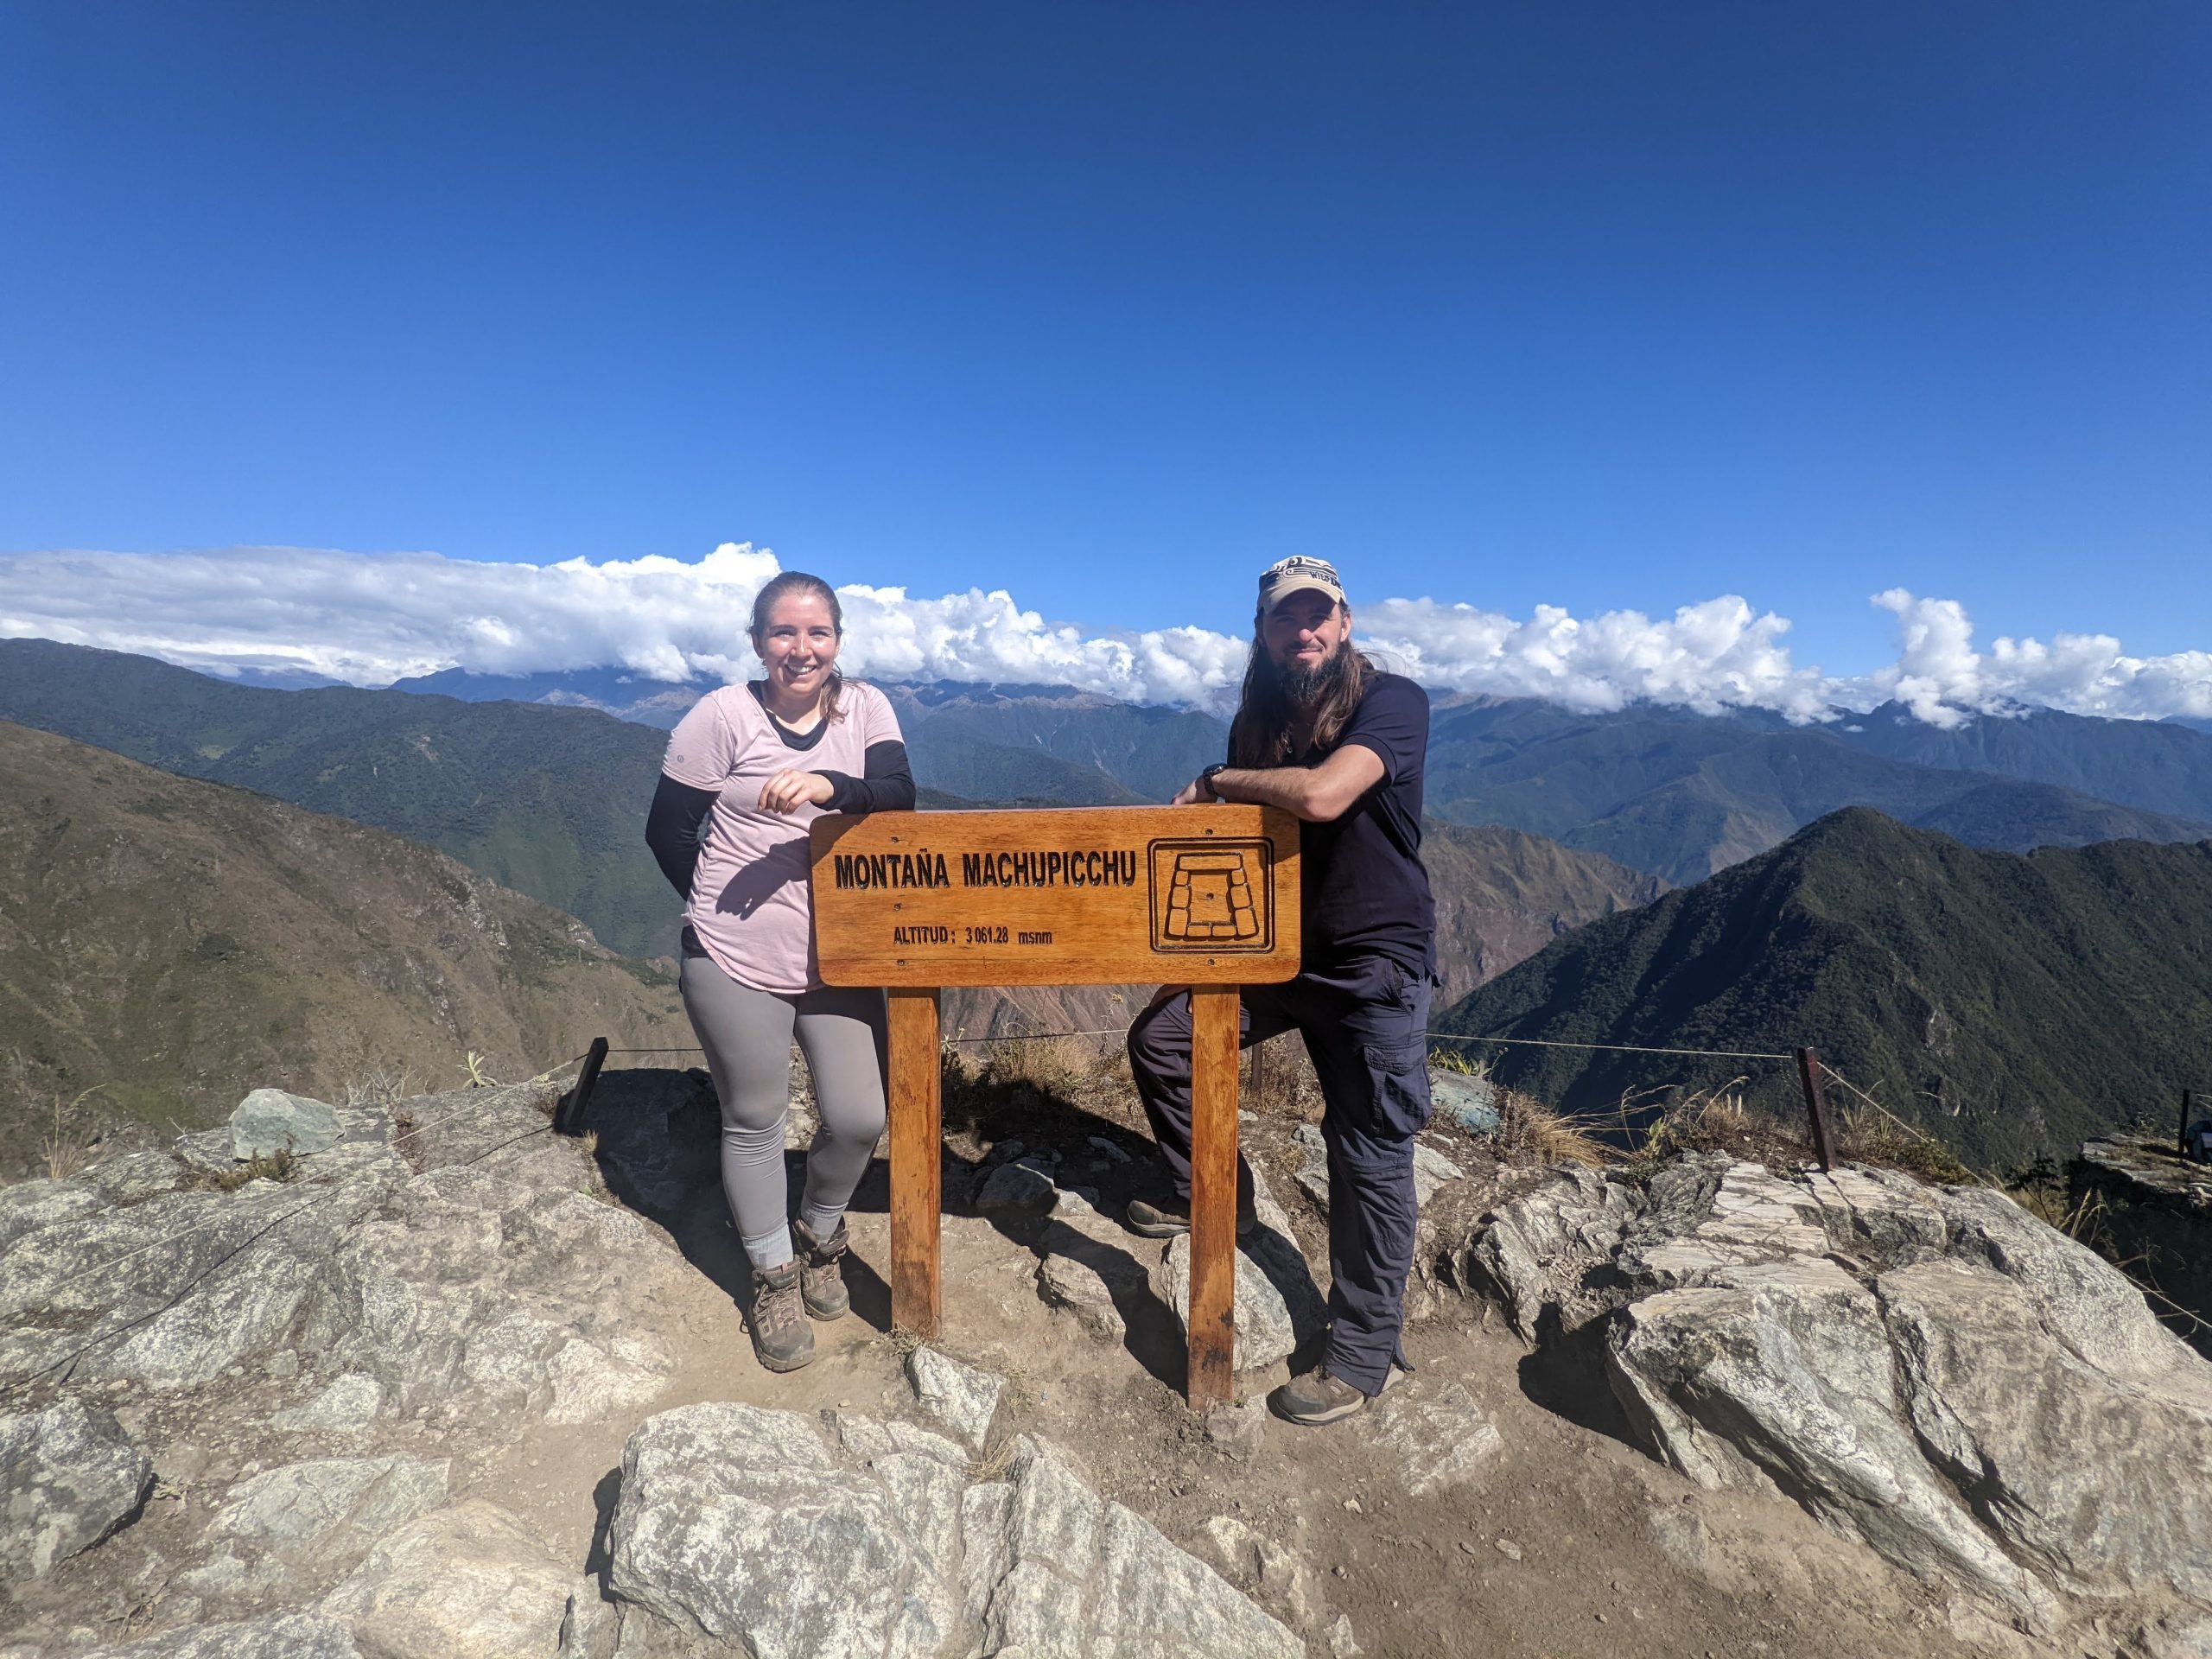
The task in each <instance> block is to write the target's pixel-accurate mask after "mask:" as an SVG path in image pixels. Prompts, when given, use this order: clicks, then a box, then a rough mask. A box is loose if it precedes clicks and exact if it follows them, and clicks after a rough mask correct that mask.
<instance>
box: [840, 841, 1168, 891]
mask: <svg viewBox="0 0 2212 1659" xmlns="http://www.w3.org/2000/svg"><path fill="white" fill-rule="evenodd" d="M829 868H830V876H831V880H833V881H834V882H835V884H836V886H838V887H861V888H868V887H951V886H953V885H954V883H953V881H952V880H951V879H950V878H951V867H950V865H949V864H948V863H947V862H946V860H945V856H944V854H943V853H932V852H931V851H930V850H929V849H927V848H925V847H918V848H916V849H914V850H913V851H912V852H911V853H833V854H832V855H830V860H829ZM959 870H960V880H959V883H958V885H959V886H961V887H1134V886H1135V885H1136V879H1137V855H1136V853H1135V850H1134V849H1126V848H1112V849H1102V848H1096V847H1068V848H1052V849H1031V850H1027V851H1023V852H1010V851H1001V852H995V853H963V854H961V855H960V864H959Z"/></svg>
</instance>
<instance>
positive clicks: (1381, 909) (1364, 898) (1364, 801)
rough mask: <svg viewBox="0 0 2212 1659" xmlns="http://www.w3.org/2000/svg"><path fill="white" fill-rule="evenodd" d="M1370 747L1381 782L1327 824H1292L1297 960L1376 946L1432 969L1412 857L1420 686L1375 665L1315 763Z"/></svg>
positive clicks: (1432, 921) (1426, 908) (1322, 963)
mask: <svg viewBox="0 0 2212 1659" xmlns="http://www.w3.org/2000/svg"><path fill="white" fill-rule="evenodd" d="M1354 743H1356V744H1357V745H1359V746H1360V747H1362V748H1365V749H1372V750H1373V751H1374V752H1375V753H1376V755H1377V756H1378V757H1379V758H1380V759H1381V760H1382V762H1383V781H1382V782H1381V783H1379V784H1377V785H1375V787H1374V788H1372V789H1370V790H1369V791H1367V793H1366V794H1364V795H1363V796H1361V797H1360V798H1359V799H1358V800H1357V801H1355V802H1354V803H1353V804H1352V805H1351V809H1350V810H1347V811H1346V812H1345V813H1344V816H1343V817H1340V818H1338V819H1336V820H1334V821H1333V822H1332V823H1301V824H1300V826H1299V836H1298V851H1299V860H1298V861H1299V865H1300V889H1301V896H1302V899H1303V903H1304V906H1305V910H1304V916H1303V928H1304V949H1303V952H1302V954H1303V957H1304V963H1303V965H1304V966H1305V967H1306V968H1307V969H1322V968H1328V967H1332V966H1335V965H1337V964H1338V963H1343V962H1344V961H1345V960H1346V959H1347V958H1349V957H1357V956H1367V955H1378V956H1384V957H1389V958H1390V959H1391V960H1392V961H1394V962H1398V963H1403V964H1404V965H1405V966H1406V967H1408V968H1409V969H1413V970H1414V972H1415V973H1420V974H1433V973H1434V972H1435V970H1436V902H1435V900H1434V899H1433V898H1432V897H1431V896H1430V893H1429V890H1428V871H1427V869H1426V868H1424V867H1423V866H1422V864H1421V779H1422V774H1423V773H1424V772H1425V771H1426V770H1427V757H1428V694H1427V692H1426V691H1424V690H1421V687H1419V686H1418V685H1415V684H1414V683H1413V682H1412V681H1411V680H1409V679H1407V678H1406V677H1404V676H1403V675H1402V674H1376V675H1374V676H1373V677H1370V679H1369V681H1368V685H1367V691H1366V693H1365V695H1364V696H1362V697H1361V698H1360V700H1359V706H1358V707H1357V709H1354V710H1353V711H1352V716H1351V719H1350V720H1349V721H1346V722H1345V723H1344V730H1343V731H1342V732H1340V733H1339V734H1338V736H1337V741H1335V742H1334V743H1333V744H1332V745H1331V746H1330V747H1328V748H1326V749H1314V750H1313V751H1311V752H1309V753H1307V754H1306V757H1305V759H1306V764H1308V765H1313V764H1316V763H1318V762H1319V761H1320V760H1323V759H1324V758H1325V756H1327V755H1329V754H1331V753H1333V752H1334V751H1335V750H1337V749H1340V748H1343V747H1345V746H1346V745H1347V744H1354Z"/></svg>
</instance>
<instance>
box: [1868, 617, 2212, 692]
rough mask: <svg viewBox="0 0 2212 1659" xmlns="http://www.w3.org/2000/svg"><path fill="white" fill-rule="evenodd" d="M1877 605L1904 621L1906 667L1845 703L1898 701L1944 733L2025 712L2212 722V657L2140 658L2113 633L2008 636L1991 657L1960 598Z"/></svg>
mask: <svg viewBox="0 0 2212 1659" xmlns="http://www.w3.org/2000/svg"><path fill="white" fill-rule="evenodd" d="M1873 602H1874V603H1875V604H1876V605H1878V606H1880V607H1882V608H1883V609H1884V610H1886V611H1892V612H1895V613H1896V614H1897V635H1898V641H1897V643H1898V651H1897V661H1896V663H1895V664H1892V665H1891V666H1890V667H1888V668H1885V669H1882V670H1880V671H1877V672H1875V673H1873V674H1870V675H1867V676H1866V677H1865V678H1864V679H1863V680H1862V681H1859V682H1857V683H1853V685H1850V686H1847V687H1843V688H1840V690H1842V691H1843V692H1844V696H1842V697H1841V698H1840V700H1842V701H1851V702H1863V701H1866V700H1867V697H1868V695H1869V694H1870V693H1871V694H1872V695H1873V696H1883V697H1894V698H1896V699H1897V701H1898V702H1903V703H1904V704H1906V705H1907V706H1908V707H1910V709H1911V710H1912V712H1913V713H1914V714H1915V715H1918V716H1919V717H1920V718H1921V719H1923V720H1925V721H1929V722H1931V723H1932V724H1935V725H1937V726H1956V725H1958V724H1960V723H1961V721H1964V720H1966V719H1967V716H1968V715H1974V714H2004V713H2007V712H2010V711H2012V710H2014V709H2019V708H2022V707H2042V708H2051V709H2068V710H2069V711H2071V712H2072V713H2075V714H2081V715H2110V716H2113V717H2114V718H2117V719H2123V720H2156V719H2159V718H2162V717H2163V716H2164V715H2190V716H2192V717H2195V718H2197V719H2204V718H2207V717H2212V652H2202V651H2183V652H2174V653H2173V654H2172V655H2171V656H2167V657H2131V656H2129V655H2128V654H2127V653H2126V652H2125V651H2123V650H2121V649H2120V641H2119V640H2117V639H2113V637H2112V636H2111V635H2110V634H2108V633H2059V634H2056V635H2054V636H2052V639H2051V641H2050V644H2049V645H2045V644H2044V642H2043V641H2042V640H2040V639H2011V638H2009V637H1999V639H1995V640H1993V641H1992V642H1991V644H1990V647H1989V650H1988V652H1986V654H1985V653H1983V652H1978V651H1976V650H1975V649H1974V624H1973V623H1972V622H1971V621H1970V620H1968V619H1967V612H1966V607H1964V606H1963V605H1961V604H1960V603H1959V602H1958V601H1956V600H1955V599H1923V598H1921V597H1919V596H1918V595H1916V594H1912V593H1910V592H1909V591H1907V590H1906V589H1904V588H1890V589H1889V590H1887V591H1886V592H1885V593H1879V594H1875V595H1874V599H1873Z"/></svg>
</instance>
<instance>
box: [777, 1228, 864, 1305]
mask: <svg viewBox="0 0 2212 1659" xmlns="http://www.w3.org/2000/svg"><path fill="white" fill-rule="evenodd" d="M791 1236H792V1237H793V1238H794V1239H796V1240H797V1241H798V1253H799V1274H798V1286H799V1295H800V1297H801V1298H802V1300H804V1301H805V1303H806V1316H807V1318H809V1319H843V1318H844V1317H845V1315H846V1314H848V1313H850V1312H851V1311H852V1306H853V1299H852V1298H851V1297H850V1296H849V1295H847V1294H845V1270H844V1268H842V1267H840V1266H839V1265H838V1263H839V1262H840V1260H841V1259H842V1257H843V1255H844V1254H845V1247H846V1245H847V1244H849V1243H850V1242H851V1238H850V1236H849V1234H848V1233H847V1232H846V1231H845V1218H844V1217H842V1216H840V1217H837V1230H836V1231H835V1232H833V1233H831V1234H830V1235H829V1237H827V1238H817V1237H816V1236H814V1229H812V1228H811V1227H810V1226H808V1225H807V1224H806V1223H805V1221H804V1218H801V1219H798V1220H795V1221H793V1222H792V1223H791Z"/></svg>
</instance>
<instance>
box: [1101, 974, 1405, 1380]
mask: <svg viewBox="0 0 2212 1659" xmlns="http://www.w3.org/2000/svg"><path fill="white" fill-rule="evenodd" d="M1428 993H1429V986H1428V981H1427V978H1426V977H1425V976H1422V975H1421V974H1419V973H1416V972H1414V971H1412V970H1411V969H1407V968H1404V967H1402V966H1400V965H1399V964H1398V963H1395V962H1392V961H1390V960H1389V958H1388V957H1354V958H1353V959H1352V960H1351V961H1350V962H1348V963H1343V964H1341V965H1340V966H1338V967H1334V968H1330V969H1322V970H1319V971H1316V972H1308V973H1302V974H1300V976H1298V977H1297V978H1296V979H1294V980H1291V981H1289V982H1287V983H1284V984H1281V985H1248V986H1246V987H1245V988H1244V989H1243V998H1242V1000H1243V1009H1242V1012H1241V1014H1240V1016H1239V1027H1240V1035H1239V1046H1242V1047H1247V1048H1249V1046H1251V1045H1253V1044H1254V1043H1258V1042H1265V1041H1266V1040H1267V1039H1268V1038H1270V1037H1274V1036H1276V1035H1279V1034H1280V1033H1283V1032H1286V1031H1293V1030H1294V1031H1296V1032H1297V1033H1299V1034H1300V1036H1302V1037H1304V1038H1305V1039H1306V1053H1308V1054H1309V1055H1311V1056H1312V1057H1313V1069H1314V1071H1317V1072H1319V1074H1320V1078H1321V1098H1322V1101H1323V1103H1324V1105H1325V1110H1324V1112H1323V1115H1322V1118H1321V1138H1322V1140H1323V1141H1324V1142H1325V1144H1326V1146H1327V1147H1328V1154H1329V1275H1330V1279H1331V1284H1330V1287H1329V1316H1330V1326H1329V1347H1328V1353H1327V1355H1326V1357H1325V1363H1326V1364H1327V1365H1328V1368H1329V1372H1330V1375H1332V1376H1337V1377H1340V1378H1342V1379H1343V1380H1344V1382H1346V1383H1351V1385H1352V1386H1353V1387H1354V1388H1356V1389H1359V1390H1360V1391H1361V1392H1363V1393H1364V1394H1368V1395H1375V1394H1379V1393H1380V1392H1382V1389H1383V1382H1384V1380H1385V1378H1387V1377H1388V1376H1389V1370H1390V1364H1391V1362H1392V1361H1393V1360H1394V1359H1396V1358H1398V1357H1400V1355H1399V1347H1398V1338H1399V1332H1400V1331H1401V1329H1402V1326H1403V1325H1404V1323H1405V1296H1406V1274H1408V1272H1409V1271H1411V1269H1412V1268H1413V1263H1414V1212H1415V1201H1414V1133H1415V1132H1416V1131H1417V1130H1419V1129H1420V1128H1421V1127H1422V1126H1423V1125H1424V1124H1426V1123H1427V1122H1428V1114H1429V1100H1428V1046H1427V1040H1426V1039H1425V1038H1424V1036H1423V1033H1424V1031H1425V1030H1426V1028H1427V1025H1428ZM1129 1065H1130V1066H1131V1068H1132V1069H1133V1070H1134V1071H1135V1073H1136V1083H1137V1093H1138V1095H1139V1096H1140V1097H1141V1099H1142V1100H1143V1102H1144V1109H1145V1115H1146V1116H1147V1117H1149V1118H1150V1119H1151V1120H1152V1133H1153V1136H1154V1139H1155V1140H1157V1141H1159V1142H1160V1154H1161V1155H1162V1156H1163V1157H1164V1158H1166V1160H1167V1167H1168V1169H1169V1171H1170V1172H1171V1173H1173V1176H1174V1178H1175V1190H1176V1192H1179V1193H1180V1194H1182V1195H1183V1196H1185V1197H1186V1198H1187V1197H1188V1196H1189V1194H1190V1191H1191V997H1190V993H1188V992H1187V991H1185V992H1183V993H1181V994H1180V995H1176V996H1173V997H1170V998H1168V999H1167V1001H1164V1002H1160V1003H1157V1004H1155V1005H1154V1006H1153V1007H1149V1008H1147V1009H1146V1010H1145V1011H1144V1012H1143V1013H1142V1014H1139V1015H1138V1016H1137V1017H1136V1019H1135V1021H1133V1022H1132V1023H1131V1025H1130V1027H1129Z"/></svg>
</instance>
